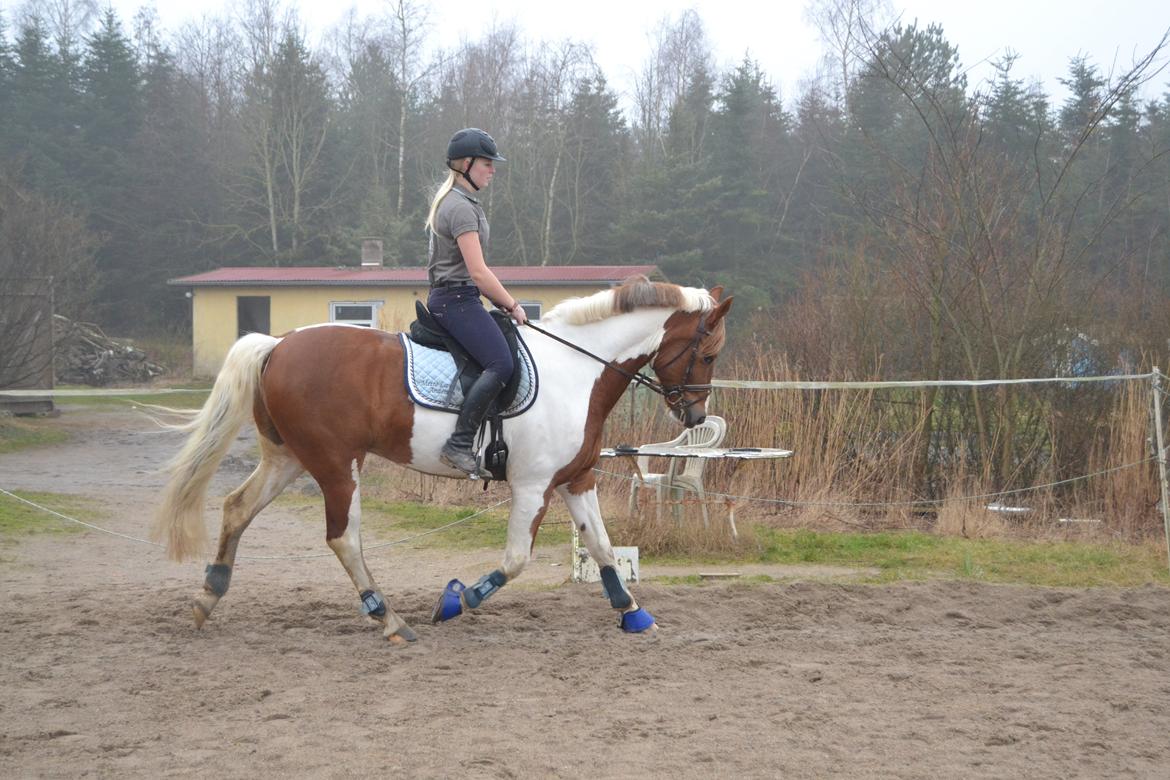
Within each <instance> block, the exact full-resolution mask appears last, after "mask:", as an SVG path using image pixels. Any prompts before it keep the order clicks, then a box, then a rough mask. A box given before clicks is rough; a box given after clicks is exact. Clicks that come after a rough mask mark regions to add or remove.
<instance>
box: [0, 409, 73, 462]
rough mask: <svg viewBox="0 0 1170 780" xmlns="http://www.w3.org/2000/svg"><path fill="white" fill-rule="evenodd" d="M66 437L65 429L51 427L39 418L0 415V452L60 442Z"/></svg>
mask: <svg viewBox="0 0 1170 780" xmlns="http://www.w3.org/2000/svg"><path fill="white" fill-rule="evenodd" d="M68 438H69V434H67V433H66V432H65V431H62V430H58V429H56V428H51V427H49V426H47V425H45V424H44V422H43V421H41V420H37V419H30V420H21V419H18V418H15V417H0V453H5V452H16V451H17V450H23V449H28V448H29V447H44V446H46V445H49V444H60V443H61V442H63V441H65V440H67V439H68Z"/></svg>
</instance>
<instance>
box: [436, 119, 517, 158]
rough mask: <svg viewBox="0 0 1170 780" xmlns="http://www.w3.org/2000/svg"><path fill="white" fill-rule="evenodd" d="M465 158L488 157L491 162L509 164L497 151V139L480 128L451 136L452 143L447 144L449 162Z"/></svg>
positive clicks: (463, 130)
mask: <svg viewBox="0 0 1170 780" xmlns="http://www.w3.org/2000/svg"><path fill="white" fill-rule="evenodd" d="M463 157H486V158H487V159H489V160H498V161H499V162H507V160H505V159H504V158H503V157H502V156H500V152H499V150H498V149H496V142H495V139H493V138H492V137H491V136H490V135H488V134H487V133H485V132H484V131H483V130H480V129H479V128H478V127H466V128H464V129H462V130H460V131H459V132H458V133H456V134H455V135H453V136H451V141H450V143H448V144H447V160H448V161H450V160H458V159H461V158H463Z"/></svg>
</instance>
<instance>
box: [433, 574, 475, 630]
mask: <svg viewBox="0 0 1170 780" xmlns="http://www.w3.org/2000/svg"><path fill="white" fill-rule="evenodd" d="M466 589H467V586H466V585H464V584H463V583H462V582H460V581H459V580H451V581H450V582H448V583H447V587H446V588H445V589H444V590H443V595H441V596H439V600H438V601H436V602H435V608H434V609H433V610H431V622H432V623H439V622H441V621H444V620H450V619H451V618H454V617H459V616H460V615H462V614H463V599H462V598H460V595H461V594H462V593H463V591H465V590H466Z"/></svg>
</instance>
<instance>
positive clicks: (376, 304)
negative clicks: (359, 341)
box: [329, 301, 386, 328]
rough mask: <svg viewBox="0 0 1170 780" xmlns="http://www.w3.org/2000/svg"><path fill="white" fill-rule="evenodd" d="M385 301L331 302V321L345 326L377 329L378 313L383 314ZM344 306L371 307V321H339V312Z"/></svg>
mask: <svg viewBox="0 0 1170 780" xmlns="http://www.w3.org/2000/svg"><path fill="white" fill-rule="evenodd" d="M385 303H386V302H385V301H330V302H329V321H330V322H336V323H340V324H343V325H357V326H359V327H362V328H376V327H378V313H379V312H381V310H382V306H384V305H385ZM342 306H369V307H370V318H369V319H338V317H337V310H338V309H339V308H341V307H342Z"/></svg>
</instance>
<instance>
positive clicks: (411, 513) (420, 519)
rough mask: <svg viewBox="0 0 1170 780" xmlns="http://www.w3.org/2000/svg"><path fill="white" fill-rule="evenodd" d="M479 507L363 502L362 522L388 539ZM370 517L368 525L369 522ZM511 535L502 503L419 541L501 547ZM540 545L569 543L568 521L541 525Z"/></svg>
mask: <svg viewBox="0 0 1170 780" xmlns="http://www.w3.org/2000/svg"><path fill="white" fill-rule="evenodd" d="M478 511H480V510H479V509H477V508H475V507H444V506H435V505H434V504H420V503H417V502H414V501H377V500H370V499H367V500H365V501H363V502H362V523H363V525H364V526H365V527H369V528H373V529H375V530H376V531H377V533H378V535H379V536H383V537H386V538H387V539H390V538H394V537H395V536H396V535H397V536H410V535H412V534H418V533H422V532H424V531H431V530H434V529H436V528H441V527H442V526H444V525H447V524H448V523H452V522H454V521H456V520H462V519H463V518H466V517H471V516H472V515H474V514H475V513H476V512H478ZM367 518H368V519H369V525H366V524H367ZM507 538H508V509H507V507H499V508H498V509H494V510H492V511H490V512H485V513H484V514H482V515H480V516H479V517H476V518H475V519H473V520H468V521H467V522H465V523H460V524H459V525H456V526H452V527H451V528H447V529H445V530H443V531H440V532H439V533H436V534H431V535H430V536H424V537H422V538H421V539H418V540H417V542H416V543H417V544H419V545H420V546H425V547H440V548H442V547H448V548H457V549H464V550H466V549H472V550H476V549H483V548H489V549H492V548H494V549H500V548H503V546H504V544H505V543H506V542H507ZM537 539H538V543H539V544H540V545H542V546H543V545H553V544H567V543H568V541H569V528H568V526H567V525H555V524H551V523H547V522H546V524H545V525H543V526H541V529H540V534H539V535H538V536H537Z"/></svg>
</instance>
